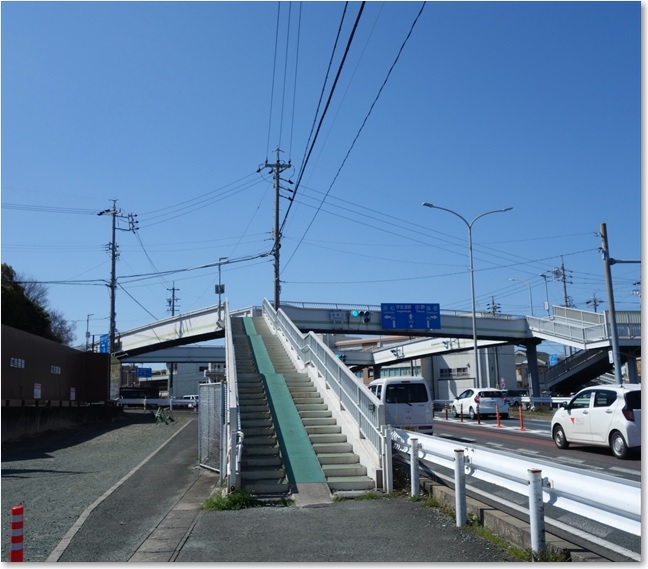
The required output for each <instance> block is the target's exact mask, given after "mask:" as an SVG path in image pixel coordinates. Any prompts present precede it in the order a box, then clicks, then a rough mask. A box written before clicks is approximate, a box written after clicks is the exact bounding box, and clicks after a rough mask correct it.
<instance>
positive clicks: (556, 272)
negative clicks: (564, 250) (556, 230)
mask: <svg viewBox="0 0 648 569" xmlns="http://www.w3.org/2000/svg"><path fill="white" fill-rule="evenodd" d="M570 272H571V271H570ZM551 274H552V275H553V277H554V280H556V281H560V282H562V284H563V295H564V298H565V305H564V306H565V308H569V307H571V306H572V302H571V299H570V298H569V296H568V295H567V283H569V284H574V283H573V282H572V281H568V280H567V271H566V270H565V261H564V260H563V257H562V255H561V256H560V267H554V268H553V269H551Z"/></svg>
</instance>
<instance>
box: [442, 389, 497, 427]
mask: <svg viewBox="0 0 648 569" xmlns="http://www.w3.org/2000/svg"><path fill="white" fill-rule="evenodd" d="M478 413H479V416H480V417H484V416H485V415H497V413H499V415H500V418H501V419H508V418H509V403H508V401H507V400H506V395H505V394H504V392H503V391H501V390H500V389H491V388H483V387H482V388H470V389H466V391H464V392H462V393H461V394H459V395H457V397H455V399H454V401H453V402H452V414H453V415H454V416H455V417H459V416H463V415H468V416H469V417H470V418H471V419H475V418H476V417H477V414H478Z"/></svg>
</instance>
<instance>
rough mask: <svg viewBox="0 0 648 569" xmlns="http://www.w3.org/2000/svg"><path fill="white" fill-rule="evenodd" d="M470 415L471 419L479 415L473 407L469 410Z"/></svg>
mask: <svg viewBox="0 0 648 569" xmlns="http://www.w3.org/2000/svg"><path fill="white" fill-rule="evenodd" d="M468 416H469V417H470V418H471V419H474V418H475V417H476V416H477V415H476V413H475V410H474V409H473V408H472V407H471V408H470V409H469V410H468Z"/></svg>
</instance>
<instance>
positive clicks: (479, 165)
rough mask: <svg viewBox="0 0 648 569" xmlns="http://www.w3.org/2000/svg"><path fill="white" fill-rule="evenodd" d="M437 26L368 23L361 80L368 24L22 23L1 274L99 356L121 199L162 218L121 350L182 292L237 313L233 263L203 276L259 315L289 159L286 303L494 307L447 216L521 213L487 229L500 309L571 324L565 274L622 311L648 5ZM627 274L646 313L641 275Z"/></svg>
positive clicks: (263, 10) (318, 14) (324, 19)
mask: <svg viewBox="0 0 648 569" xmlns="http://www.w3.org/2000/svg"><path fill="white" fill-rule="evenodd" d="M345 6H346V14H345V17H344V19H343V13H344V10H345ZM422 6H423V4H422V3H419V2H393V3H389V2H388V3H380V2H368V3H367V4H366V5H365V6H364V9H363V10H362V14H361V16H360V18H359V19H358V22H357V28H356V31H355V33H354V35H353V41H352V42H351V43H350V47H349V49H348V53H347V55H346V57H345V59H344V65H343V66H342V67H341V71H339V69H340V65H341V62H342V59H343V53H344V51H345V49H346V47H347V45H348V43H349V38H350V36H351V33H352V29H353V27H354V23H355V22H356V18H358V14H359V11H360V7H361V4H360V3H351V4H348V5H345V4H344V3H343V2H323V3H320V2H303V3H297V2H294V3H288V2H281V3H276V2H195V3H191V2H178V3H175V2H142V3H134V2H114V3H113V2H87V3H86V2H65V3H59V2H3V3H2V6H1V9H2V38H1V41H2V44H1V48H2V60H1V63H2V92H1V95H2V123H1V128H2V131H1V135H2V261H3V262H5V263H8V264H10V265H11V266H12V267H13V268H14V269H15V270H16V271H17V272H19V273H21V274H23V275H26V276H29V277H33V278H34V279H35V280H38V281H42V282H44V283H46V286H47V288H48V291H49V303H50V306H51V307H52V308H55V309H57V310H59V311H61V312H62V313H63V315H64V317H65V318H66V319H67V320H68V321H72V322H76V323H77V327H76V335H77V340H78V342H79V343H81V342H83V341H84V336H85V330H86V324H87V322H88V315H90V314H92V316H91V317H90V320H89V323H90V332H91V333H92V334H103V333H107V331H108V317H109V310H110V304H109V299H110V297H109V289H108V287H107V282H108V280H109V278H110V256H109V254H108V253H107V251H106V245H107V244H108V243H109V242H110V238H111V233H110V232H111V227H110V217H108V216H97V215H96V214H97V213H98V212H100V211H102V210H105V209H108V208H110V207H111V206H112V201H111V200H113V199H116V200H117V202H116V204H117V207H118V208H119V209H120V211H121V213H122V214H123V216H127V215H128V214H137V219H138V222H139V223H138V226H139V229H138V231H137V232H136V233H133V232H129V231H118V232H117V244H118V247H119V253H120V256H119V260H118V262H117V278H118V284H119V288H118V292H117V309H116V312H117V329H118V330H122V331H123V330H128V329H130V328H133V327H135V326H139V325H143V324H146V323H148V322H151V321H153V320H155V319H160V318H165V317H167V316H169V312H168V310H167V308H168V305H167V300H168V299H169V298H170V297H171V291H170V289H171V288H173V287H175V288H176V289H177V292H176V296H177V298H178V299H179V300H178V302H177V308H176V311H177V312H188V311H192V310H196V309H199V308H202V307H205V306H209V305H213V304H216V302H217V296H216V295H215V293H214V285H215V284H216V283H217V282H218V270H217V268H215V267H211V268H208V269H196V270H193V269H195V268H196V267H201V266H203V265H207V264H212V263H216V262H217V261H218V259H219V258H222V257H227V258H229V259H230V260H232V261H233V262H232V263H230V264H226V265H224V266H223V267H222V282H223V283H224V284H225V286H226V293H225V297H226V298H227V299H228V301H229V302H230V305H231V307H232V308H243V307H247V306H251V305H260V304H261V302H262V300H263V299H264V298H268V299H270V300H272V299H273V294H274V292H273V291H274V283H273V278H274V270H273V263H272V257H271V256H265V257H260V256H259V255H262V254H264V253H267V252H269V251H270V250H271V249H272V239H273V237H272V236H273V226H274V208H275V205H274V189H273V184H272V177H271V176H270V175H269V174H268V171H267V169H262V170H261V172H257V169H258V168H259V167H260V166H262V165H263V164H264V163H265V161H266V160H267V161H268V162H270V163H272V162H274V161H275V159H276V154H275V152H274V150H275V149H276V148H277V147H279V148H281V150H282V152H281V154H280V157H281V160H283V161H286V162H288V161H290V162H291V165H292V168H291V169H287V170H286V171H285V172H283V177H284V178H285V179H286V180H288V179H291V180H292V181H293V182H295V184H293V185H292V186H290V185H288V184H287V183H285V184H284V185H285V186H286V187H289V188H293V189H294V188H295V187H296V188H297V190H296V192H295V194H294V200H293V201H292V205H290V209H288V208H289V204H290V203H291V202H289V201H288V199H286V198H285V197H282V198H281V199H280V219H281V221H282V222H283V224H282V227H283V230H282V248H281V281H282V288H281V299H282V300H286V301H304V302H321V303H344V304H358V305H379V304H380V303H383V302H385V303H387V302H403V303H415V302H416V303H419V302H429V303H439V304H440V305H441V309H442V310H444V309H445V310H470V279H469V271H468V267H469V262H468V232H467V228H466V225H465V224H464V223H463V222H462V221H461V220H460V219H458V218H457V217H456V216H454V215H452V214H450V213H448V212H445V211H442V210H434V209H429V208H425V207H422V205H421V204H422V202H424V201H427V202H432V203H434V204H437V205H439V206H441V207H445V208H447V209H450V210H453V211H455V212H456V213H458V214H460V215H462V216H463V217H464V218H466V219H467V220H469V221H470V220H472V219H474V218H475V217H477V216H478V215H481V214H482V213H484V212H487V211H491V210H496V209H501V208H506V207H512V208H513V209H512V210H511V211H509V212H507V213H497V214H490V215H487V216H485V217H483V218H481V219H479V220H478V221H477V222H476V223H475V224H474V226H473V240H474V262H475V289H476V304H477V308H478V309H479V310H488V309H489V307H490V306H491V304H492V303H493V302H494V303H495V304H496V305H499V307H500V309H501V312H502V313H507V314H529V313H530V312H531V306H530V300H529V292H531V296H532V299H533V310H534V313H535V314H536V315H543V314H545V312H544V306H543V303H544V301H545V290H546V294H547V295H548V298H549V303H550V304H552V305H553V304H555V305H561V304H564V289H563V284H562V282H560V281H556V280H552V279H553V276H554V275H555V274H556V272H555V271H554V269H557V268H560V267H561V263H564V267H565V269H566V272H565V276H566V279H567V281H568V282H567V292H568V296H569V297H571V302H573V304H574V305H575V306H576V307H578V308H581V309H588V310H591V309H592V304H589V305H588V304H587V301H588V300H592V299H593V298H594V295H595V297H596V298H597V299H599V300H600V301H602V303H601V304H600V306H599V307H598V310H599V311H602V310H605V309H607V302H606V301H607V296H606V288H605V278H604V271H603V263H602V259H601V255H600V252H599V247H600V245H601V240H600V237H599V236H598V235H597V233H598V231H599V229H600V225H601V223H605V224H606V226H607V231H608V236H609V244H610V252H611V255H612V257H614V258H617V259H625V260H638V259H639V258H640V254H641V251H640V231H641V229H640V228H641V211H640V210H641V150H640V143H641V97H640V87H641V64H640V59H641V44H640V40H641V37H640V32H641V4H640V2H537V3H536V2H501V3H495V2H471V3H468V2H466V3H464V2H448V3H427V4H426V5H425V7H424V9H423V11H422V12H421V13H420V17H418V20H416V18H417V15H418V14H419V11H420V10H421V7H422ZM415 20H416V24H415V25H414V27H413V29H412V25H413V24H414V22H415ZM338 29H340V37H339V40H338V45H337V49H336V50H335V51H334V45H335V40H336V35H337V33H338ZM410 30H411V34H410ZM408 34H410V35H409V37H408ZM401 49H402V51H400V55H399V50H401ZM329 61H331V62H332V64H331V69H330V71H329V72H328V80H327V81H326V82H325V80H326V78H327V68H328V65H329ZM338 71H339V77H338V79H337V82H336V84H335V89H334V91H333V94H332V95H331V96H330V104H329V105H328V107H327V111H326V114H325V116H324V118H323V119H322V120H321V127H320V128H319V130H318V135H317V138H316V140H315V143H314V144H313V145H312V150H309V149H311V146H310V142H312V137H310V142H309V136H310V134H311V131H312V129H313V126H314V125H317V124H319V122H320V119H321V117H322V112H323V109H324V106H325V105H324V103H325V102H326V101H327V99H328V97H329V95H330V93H331V89H332V85H333V80H334V78H335V77H336V75H337V74H338ZM321 97H322V103H321V105H320V107H319V113H318V101H320V98H321ZM306 156H308V159H307V160H305V157H306ZM302 168H303V171H302ZM297 182H298V183H297ZM281 194H282V196H289V195H290V193H289V192H288V191H285V190H282V192H281ZM119 227H120V228H122V229H126V228H127V223H126V220H121V222H120V224H119ZM245 259H247V260H245ZM234 261H236V262H234ZM173 271H177V272H173ZM161 273H163V274H161ZM541 273H545V274H548V275H550V278H549V279H548V282H547V286H546V289H545V280H544V279H543V278H541V277H540V276H539V275H540V274H541ZM612 273H613V280H614V292H615V297H616V307H617V309H620V310H638V309H639V308H640V298H639V296H637V295H636V294H633V290H635V289H638V286H637V285H635V284H634V283H636V282H637V281H639V280H640V265H639V264H633V263H629V264H617V265H615V266H614V267H613V269H612ZM512 279H515V280H512ZM59 283H64V284H59Z"/></svg>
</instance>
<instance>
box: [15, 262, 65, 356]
mask: <svg viewBox="0 0 648 569" xmlns="http://www.w3.org/2000/svg"><path fill="white" fill-rule="evenodd" d="M22 282H24V283H25V284H22ZM2 323H3V324H6V325H7V326H12V327H13V328H18V329H19V330H23V331H24V332H29V333H30V334H36V335H37V336H42V337H43V338H47V339H48V340H54V341H55V342H59V343H61V344H66V345H71V344H72V342H73V341H74V326H73V325H70V324H69V323H68V322H67V321H66V320H65V319H64V318H63V315H62V314H61V313H60V312H58V311H56V310H48V308H47V288H46V287H45V286H44V285H43V284H42V283H39V282H36V281H35V280H34V279H31V278H26V277H23V276H22V275H19V274H17V273H16V271H14V270H13V268H12V267H11V266H9V265H7V264H6V263H2Z"/></svg>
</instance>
